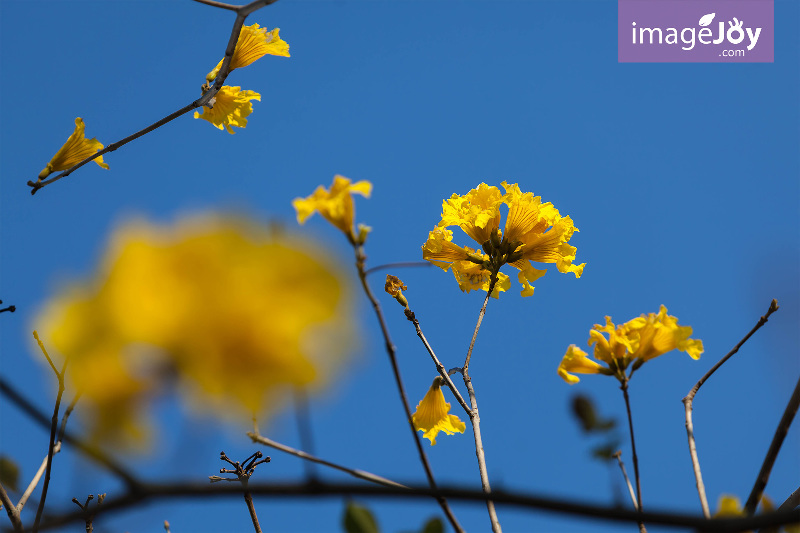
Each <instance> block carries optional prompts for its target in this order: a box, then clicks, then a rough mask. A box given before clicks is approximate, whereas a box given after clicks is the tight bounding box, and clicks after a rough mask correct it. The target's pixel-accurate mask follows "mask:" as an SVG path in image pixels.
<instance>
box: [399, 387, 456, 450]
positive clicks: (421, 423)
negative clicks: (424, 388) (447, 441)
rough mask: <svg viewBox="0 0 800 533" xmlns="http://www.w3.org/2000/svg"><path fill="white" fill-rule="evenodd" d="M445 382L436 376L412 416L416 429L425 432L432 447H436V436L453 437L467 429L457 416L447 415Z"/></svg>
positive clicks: (448, 405)
mask: <svg viewBox="0 0 800 533" xmlns="http://www.w3.org/2000/svg"><path fill="white" fill-rule="evenodd" d="M443 382H444V380H443V379H442V377H441V376H436V379H434V380H433V385H431V388H430V389H428V392H427V394H425V397H424V398H423V399H422V401H421V402H419V404H417V410H416V411H415V412H414V414H413V415H411V420H413V422H414V427H415V428H417V430H419V431H423V432H424V433H423V434H422V436H423V437H425V438H426V439H428V440H430V441H431V445H432V446H435V445H436V435H437V434H438V433H439V432H440V431H444V432H445V433H447V434H448V435H453V434H454V433H464V430H465V429H466V428H467V426H466V424H464V422H462V421H461V420H459V419H458V417H457V416H456V415H450V414H447V413H449V412H450V404H449V403H447V402H445V401H444V394H442V383H443Z"/></svg>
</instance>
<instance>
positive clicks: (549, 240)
mask: <svg viewBox="0 0 800 533" xmlns="http://www.w3.org/2000/svg"><path fill="white" fill-rule="evenodd" d="M501 185H502V186H503V188H504V189H505V194H503V193H501V192H500V190H499V189H498V188H497V187H494V186H489V185H486V184H485V183H481V184H480V185H479V186H478V188H477V189H472V190H471V191H469V192H468V193H467V194H465V195H463V196H459V195H457V194H453V195H452V196H451V197H450V199H448V200H445V201H444V202H443V205H442V220H441V221H440V222H439V224H438V225H437V226H436V227H435V228H434V229H433V231H431V232H430V233H429V235H428V240H427V241H426V242H425V244H424V245H423V246H422V257H423V259H426V260H428V261H430V262H431V263H433V264H435V265H437V266H439V267H441V268H442V269H443V270H445V271H447V270H448V269H452V271H453V274H454V275H455V278H456V281H457V282H458V286H459V287H460V288H461V290H462V291H467V292H469V291H470V290H477V289H481V290H486V291H488V290H489V284H490V279H491V276H492V275H493V274H496V275H497V283H496V285H495V288H494V290H493V291H492V296H494V297H495V298H496V297H498V295H499V292H501V291H506V290H508V288H509V287H510V282H509V279H508V276H507V275H505V274H503V273H501V272H500V267H501V266H503V265H505V264H509V265H511V266H513V267H514V268H516V269H517V270H519V271H520V272H519V273H518V275H517V279H518V280H519V282H520V283H521V284H522V296H530V295H532V294H533V286H532V285H531V283H532V282H534V281H536V280H537V279H539V278H540V277H542V276H543V275H545V273H546V272H547V271H546V270H539V269H536V268H534V267H533V265H532V262H537V263H555V264H556V267H557V268H558V270H559V272H565V273H566V272H572V273H574V274H575V277H578V278H579V277H581V274H582V273H583V267H584V266H585V263H582V264H580V265H573V264H572V263H573V261H574V260H575V252H576V248H575V247H574V246H571V245H569V244H567V242H568V241H569V240H570V238H571V237H572V234H573V233H574V232H576V231H578V229H577V228H576V227H575V225H574V224H573V222H572V219H571V218H570V217H568V216H566V217H562V216H561V215H560V214H559V212H558V210H557V209H556V208H555V207H553V204H551V203H550V202H547V203H542V200H541V197H539V196H534V195H533V193H530V192H527V193H523V192H522V191H520V189H519V187H518V186H517V184H511V185H509V184H507V183H506V182H503V183H502V184H501ZM503 205H505V206H507V207H508V214H507V216H506V221H505V229H504V230H503V231H501V230H500V222H501V220H502V215H501V213H500V207H501V206H503ZM449 226H458V227H460V228H461V229H462V230H464V232H465V233H466V234H467V235H469V236H470V237H471V238H472V239H473V240H474V241H475V242H477V243H478V244H479V245H480V246H481V249H482V251H480V250H475V249H472V248H469V247H466V246H464V247H462V246H459V245H457V244H455V243H453V242H452V240H453V232H452V231H451V230H448V229H446V228H447V227H449Z"/></svg>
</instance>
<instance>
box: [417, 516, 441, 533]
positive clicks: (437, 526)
mask: <svg viewBox="0 0 800 533" xmlns="http://www.w3.org/2000/svg"><path fill="white" fill-rule="evenodd" d="M422 533H444V524H443V523H442V520H441V519H440V518H439V517H433V518H431V519H430V520H428V521H427V522H425V525H424V526H422Z"/></svg>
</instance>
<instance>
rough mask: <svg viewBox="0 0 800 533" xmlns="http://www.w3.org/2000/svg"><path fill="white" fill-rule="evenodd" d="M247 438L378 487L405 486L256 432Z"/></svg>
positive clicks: (249, 434) (248, 434) (250, 433)
mask: <svg viewBox="0 0 800 533" xmlns="http://www.w3.org/2000/svg"><path fill="white" fill-rule="evenodd" d="M247 436H248V437H250V438H251V439H252V440H253V442H258V443H260V444H264V445H265V446H270V447H272V448H275V449H276V450H280V451H282V452H286V453H288V454H290V455H294V456H295V457H299V458H300V459H305V460H306V461H311V462H313V463H317V464H321V465H324V466H328V467H330V468H335V469H336V470H339V471H341V472H345V473H347V474H350V475H351V476H353V477H357V478H358V479H363V480H364V481H371V482H372V483H377V484H379V485H384V486H387V487H405V485H401V484H400V483H396V482H394V481H392V480H390V479H386V478H385V477H381V476H376V475H375V474H371V473H369V472H365V471H364V470H356V469H354V468H348V467H346V466H342V465H339V464H336V463H332V462H330V461H326V460H325V459H320V458H319V457H315V456H313V455H311V454H309V453H306V452H304V451H302V450H296V449H294V448H290V447H289V446H286V445H285V444H281V443H280V442H277V441H274V440H272V439H269V438H267V437H265V436H263V435H261V434H260V433H258V432H252V431H250V432H248V433H247Z"/></svg>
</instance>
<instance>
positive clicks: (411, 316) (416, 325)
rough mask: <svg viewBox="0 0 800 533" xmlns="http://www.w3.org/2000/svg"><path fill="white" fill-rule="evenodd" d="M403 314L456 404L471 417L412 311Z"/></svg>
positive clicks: (408, 310)
mask: <svg viewBox="0 0 800 533" xmlns="http://www.w3.org/2000/svg"><path fill="white" fill-rule="evenodd" d="M405 314H406V318H408V320H409V321H410V322H411V323H412V324H414V329H415V330H416V332H417V337H419V339H420V340H421V341H422V344H423V345H424V346H425V349H426V350H428V354H429V355H430V356H431V359H433V364H434V365H435V366H436V370H437V372H439V375H440V376H442V378H443V379H444V382H445V383H446V384H447V386H448V387H449V388H450V390H451V391H452V393H453V396H455V398H456V400H458V403H459V404H460V405H461V407H462V408H463V409H464V412H465V413H466V414H467V415H468V416H470V417H472V409H470V407H469V406H468V405H467V402H466V401H464V397H463V396H461V393H460V392H458V389H457V388H456V385H455V383H453V380H452V379H451V378H450V374H449V373H448V372H447V369H446V368H445V367H444V365H443V364H442V363H441V361H439V358H438V357H436V354H435V353H434V351H433V348H432V347H431V345H430V344H429V343H428V339H426V338H425V334H423V333H422V328H421V327H420V325H419V320H417V317H416V315H415V314H414V312H413V311H411V309H408V308H407V309H406V311H405Z"/></svg>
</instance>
